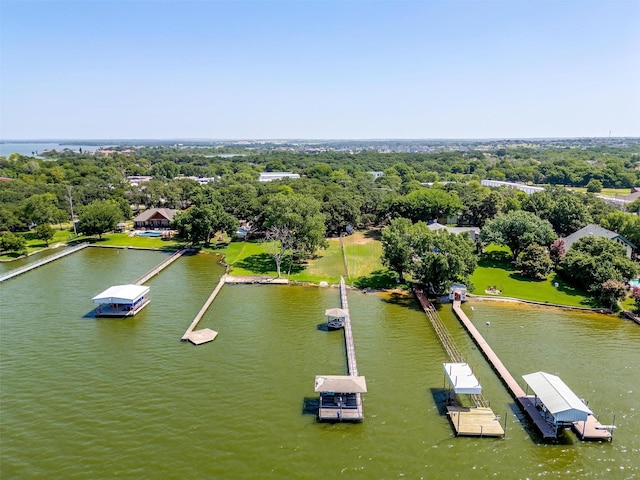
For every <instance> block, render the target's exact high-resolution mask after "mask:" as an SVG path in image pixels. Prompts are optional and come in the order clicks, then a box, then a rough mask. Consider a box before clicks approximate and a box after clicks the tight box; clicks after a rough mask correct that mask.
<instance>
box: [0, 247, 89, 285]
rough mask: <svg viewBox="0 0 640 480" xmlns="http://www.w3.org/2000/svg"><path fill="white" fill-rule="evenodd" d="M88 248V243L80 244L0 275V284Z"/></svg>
mask: <svg viewBox="0 0 640 480" xmlns="http://www.w3.org/2000/svg"><path fill="white" fill-rule="evenodd" d="M88 246H89V244H88V243H81V244H80V245H76V246H73V247H69V248H67V249H65V250H63V251H62V252H60V253H56V254H55V255H51V256H49V257H47V258H43V259H42V260H39V261H37V262H34V263H31V264H29V265H25V266H24V267H21V268H16V269H15V270H12V271H10V272H9V273H5V274H4V275H2V276H1V277H0V283H2V282H4V281H6V280H9V279H11V278H14V277H17V276H18V275H22V274H23V273H27V272H29V271H31V270H33V269H36V268H38V267H41V266H42V265H46V264H47V263H51V262H54V261H56V260H58V259H60V258H63V257H66V256H67V255H71V254H72V253H75V252H77V251H79V250H82V249H83V248H85V247H88Z"/></svg>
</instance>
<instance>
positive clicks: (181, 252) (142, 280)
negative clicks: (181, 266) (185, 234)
mask: <svg viewBox="0 0 640 480" xmlns="http://www.w3.org/2000/svg"><path fill="white" fill-rule="evenodd" d="M191 251H192V250H191V249H190V248H183V249H181V250H178V251H177V252H175V253H174V254H172V255H171V256H170V257H169V258H167V259H165V260H164V261H162V262H161V263H159V264H158V265H156V266H155V267H153V268H152V269H151V270H149V271H148V272H147V273H145V274H144V275H143V276H141V277H140V278H139V279H137V280H136V281H135V282H134V284H135V285H142V284H144V283H147V282H148V281H149V280H151V279H152V278H153V277H155V276H156V275H158V274H159V273H160V272H161V271H162V270H164V269H165V268H167V267H168V266H169V265H171V264H172V263H173V262H175V261H176V260H177V259H179V258H180V257H181V256H182V255H184V254H185V253H187V252H191Z"/></svg>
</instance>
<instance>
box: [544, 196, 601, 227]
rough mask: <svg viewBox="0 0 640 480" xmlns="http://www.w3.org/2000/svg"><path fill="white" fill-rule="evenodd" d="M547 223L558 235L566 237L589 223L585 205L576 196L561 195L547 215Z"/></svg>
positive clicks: (589, 218) (589, 217)
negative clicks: (549, 223)
mask: <svg viewBox="0 0 640 480" xmlns="http://www.w3.org/2000/svg"><path fill="white" fill-rule="evenodd" d="M549 222H551V225H552V226H553V228H554V230H555V231H556V232H557V233H558V235H562V236H567V235H570V234H572V233H573V232H576V231H578V230H580V229H581V228H582V227H584V226H585V225H587V224H588V223H590V222H591V215H590V214H589V209H588V207H587V206H586V205H585V203H584V202H583V201H582V200H581V199H580V198H579V197H578V196H576V195H563V196H562V197H560V199H559V200H558V201H557V202H556V204H555V206H554V207H553V209H552V210H551V213H550V214H549Z"/></svg>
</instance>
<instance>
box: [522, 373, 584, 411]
mask: <svg viewBox="0 0 640 480" xmlns="http://www.w3.org/2000/svg"><path fill="white" fill-rule="evenodd" d="M522 378H524V381H525V382H527V385H529V386H530V387H531V389H532V390H533V391H534V392H535V394H536V396H537V397H538V398H539V399H540V401H541V402H542V403H543V404H544V406H545V407H546V409H547V410H549V413H551V414H552V415H553V416H554V418H556V420H559V421H579V420H582V421H584V420H586V419H587V416H588V415H589V414H591V410H589V407H587V406H586V405H585V404H584V402H583V401H582V400H580V399H579V398H578V396H577V395H576V394H575V393H573V391H572V390H571V389H570V388H569V387H568V386H567V385H566V384H565V383H564V382H563V381H562V380H561V379H560V377H558V376H556V375H551V374H550V373H545V372H536V373H529V374H528V375H523V376H522Z"/></svg>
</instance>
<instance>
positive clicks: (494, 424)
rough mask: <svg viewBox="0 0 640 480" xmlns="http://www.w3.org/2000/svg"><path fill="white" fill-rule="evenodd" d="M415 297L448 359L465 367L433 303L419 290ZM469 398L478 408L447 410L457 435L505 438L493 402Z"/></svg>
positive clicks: (471, 396) (454, 406)
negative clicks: (491, 403)
mask: <svg viewBox="0 0 640 480" xmlns="http://www.w3.org/2000/svg"><path fill="white" fill-rule="evenodd" d="M414 293H415V296H416V298H417V299H418V302H419V303H420V305H421V306H422V309H423V310H424V312H425V313H426V314H427V317H428V318H429V321H430V322H431V325H432V326H433V329H434V330H435V332H436V335H438V338H439V339H440V342H441V343H442V346H443V348H444V349H445V351H446V352H447V355H448V357H449V358H450V359H451V361H452V362H456V363H462V362H463V361H464V359H463V357H462V353H461V352H460V350H459V349H458V347H457V345H456V344H455V342H454V341H453V338H452V337H451V334H449V331H448V330H447V328H446V327H445V326H444V323H442V319H441V318H440V315H438V312H437V311H436V309H435V308H434V307H433V305H432V304H431V302H429V300H428V299H427V297H426V296H425V294H424V292H423V291H422V290H419V289H415V290H414ZM469 398H471V400H472V401H473V403H474V405H475V407H474V408H469V407H461V406H459V405H449V406H447V415H448V416H449V418H450V420H451V424H452V425H453V428H454V430H455V432H456V435H462V436H481V437H503V436H504V434H505V431H504V428H503V427H502V425H500V419H499V417H498V416H497V415H496V414H495V413H493V410H491V405H490V403H489V401H488V400H487V399H485V398H484V395H482V394H481V393H479V394H470V395H469Z"/></svg>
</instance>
